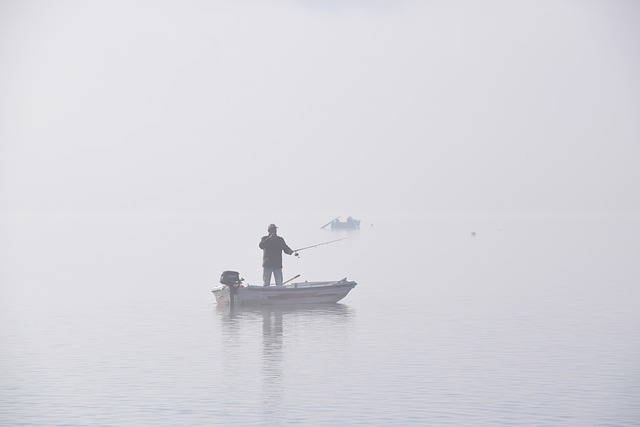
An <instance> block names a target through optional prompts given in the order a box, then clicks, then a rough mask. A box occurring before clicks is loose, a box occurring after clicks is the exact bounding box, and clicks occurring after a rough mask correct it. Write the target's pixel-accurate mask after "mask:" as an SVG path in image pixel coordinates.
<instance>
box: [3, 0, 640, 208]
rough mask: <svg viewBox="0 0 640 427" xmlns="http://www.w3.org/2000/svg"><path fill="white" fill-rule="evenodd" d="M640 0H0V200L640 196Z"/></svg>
mask: <svg viewBox="0 0 640 427" xmlns="http://www.w3.org/2000/svg"><path fill="white" fill-rule="evenodd" d="M639 23H640V2H637V1H611V0H601V1H589V0H583V1H577V0H576V1H565V0H559V1H544V0H543V1H482V2H477V1H388V2H387V1H383V0H377V1H373V2H370V1H364V0H360V1H355V0H353V1H348V0H346V1H337V0H335V1H329V2H328V1H320V0H317V1H314V0H300V1H294V0H291V1H257V0H256V1H239V0H233V1H193V0H192V1H183V0H181V1H151V0H149V1H129V0H127V1H124V0H123V1H119V0H116V1H113V0H109V1H56V2H51V1H30V0H27V1H24V0H0V64H1V65H0V94H1V95H0V213H50V212H61V211H69V212H79V213H84V212H123V213H129V212H187V213H203V212H212V211H219V210H229V209H231V210H232V209H242V210H256V211H257V210H267V211H273V212H277V211H279V210H287V211H291V210H299V211H318V210H323V211H327V212H335V213H336V214H345V215H348V214H352V215H354V216H359V215H365V216H366V215H370V214H371V212H376V211H386V210H397V211H403V210H411V211H414V212H419V213H433V212H457V213H478V212H480V213H521V212H558V213H567V212H583V213H592V212H618V213H633V214H640V77H639V76H640V25H638V24H639Z"/></svg>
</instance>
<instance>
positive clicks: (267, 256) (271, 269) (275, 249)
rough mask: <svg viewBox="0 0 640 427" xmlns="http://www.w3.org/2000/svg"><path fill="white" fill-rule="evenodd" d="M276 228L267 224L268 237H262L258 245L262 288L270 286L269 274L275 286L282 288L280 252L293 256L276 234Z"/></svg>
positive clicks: (291, 251)
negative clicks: (260, 259)
mask: <svg viewBox="0 0 640 427" xmlns="http://www.w3.org/2000/svg"><path fill="white" fill-rule="evenodd" d="M277 230H278V227H276V226H275V224H269V228H267V231H268V232H269V235H268V236H263V237H262V239H261V240H260V244H259V245H258V246H259V247H260V249H262V281H263V285H264V286H270V285H271V274H273V276H274V277H275V279H276V286H282V252H284V253H285V254H287V255H291V254H293V250H292V249H291V248H290V247H289V246H287V244H286V243H285V241H284V239H283V238H282V237H280V236H278V234H277Z"/></svg>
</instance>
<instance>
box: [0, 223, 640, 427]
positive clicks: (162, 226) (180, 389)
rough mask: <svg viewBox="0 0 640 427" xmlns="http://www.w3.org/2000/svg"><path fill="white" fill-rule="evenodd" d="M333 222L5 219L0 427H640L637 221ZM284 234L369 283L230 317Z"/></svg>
mask: <svg viewBox="0 0 640 427" xmlns="http://www.w3.org/2000/svg"><path fill="white" fill-rule="evenodd" d="M329 219H331V217H329V218H324V217H321V218H305V217H303V216H298V217H291V218H255V217H251V216H250V215H247V216H245V217H242V218H193V217H189V218H158V217H153V218H144V217H108V216H105V217H78V218H46V219H43V218H30V219H24V218H23V219H16V218H4V219H2V220H1V221H0V292H1V293H0V297H1V300H0V345H1V347H0V374H1V383H0V424H2V425H16V426H17V425H25V426H63V425H64V426H141V425H144V426H177V425H184V426H212V425H238V426H241V425H242V426H246V425H265V426H273V425H292V426H299V425H326V426H336V425H340V426H356V425H360V426H371V425H376V426H377V425H381V426H385V425H402V426H407V425H420V426H422V425H451V426H461V425H464V426H476V425H478V426H486V425H488V426H494V425H522V426H536V425H539V426H550V425H553V426H559V425H562V426H565V425H567V426H631V425H640V421H639V420H640V398H639V397H638V396H640V339H639V338H640V309H639V307H640V291H639V286H640V262H638V260H639V259H640V257H639V255H640V220H639V219H638V218H635V219H634V218H631V219H630V218H626V219H625V218H542V217H537V218H447V219H442V218H440V219H421V220H411V221H407V222H402V221H399V220H397V219H394V218H376V220H375V221H372V220H369V219H367V218H362V219H363V228H362V229H361V230H360V231H359V232H351V233H349V232H332V231H330V230H321V229H320V226H321V225H322V224H324V223H325V222H326V221H328V220H329ZM270 222H276V223H277V224H278V225H279V226H280V234H281V235H282V236H283V237H284V238H285V239H286V240H287V242H288V243H289V244H290V246H292V247H294V248H298V247H304V246H309V245H313V244H316V243H321V242H325V241H328V240H332V239H336V238H339V237H345V236H346V237H348V239H346V240H344V241H341V242H336V243H333V244H330V245H325V246H321V247H318V248H313V249H309V250H305V251H302V252H300V255H301V257H300V258H299V259H296V258H293V257H285V274H284V275H285V279H288V278H290V277H293V276H294V275H296V274H300V275H301V277H300V279H303V280H304V279H307V280H325V279H326V280H331V279H340V278H342V277H345V276H346V277H348V278H349V279H353V280H356V281H357V282H358V283H359V285H358V286H357V287H356V288H355V289H354V290H353V291H352V292H351V293H350V294H349V295H348V296H347V298H346V299H344V300H343V301H342V302H341V303H339V304H336V305H329V306H313V307H303V308H288V309H271V310H257V309H256V310H236V311H235V312H233V313H231V312H230V311H229V309H228V308H226V307H218V306H217V305H216V304H215V299H214V297H213V295H212V294H211V292H210V290H211V288H212V287H213V286H215V285H216V284H217V281H218V278H219V275H220V273H221V272H222V271H223V270H237V271H240V273H241V274H242V276H243V277H244V278H245V281H246V282H249V283H258V282H259V280H260V274H261V272H260V257H261V253H260V250H259V249H258V247H257V244H258V241H259V238H260V236H262V235H263V233H264V231H265V230H264V228H265V227H266V225H267V224H268V223H270ZM371 222H373V226H372V225H371ZM472 232H475V233H476V235H475V236H472V235H471V233H472Z"/></svg>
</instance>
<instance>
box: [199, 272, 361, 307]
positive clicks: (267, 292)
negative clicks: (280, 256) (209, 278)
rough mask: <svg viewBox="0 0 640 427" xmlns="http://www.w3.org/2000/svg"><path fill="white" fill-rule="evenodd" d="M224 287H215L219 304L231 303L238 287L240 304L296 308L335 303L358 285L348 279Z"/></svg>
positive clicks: (214, 293) (236, 296) (237, 292)
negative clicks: (233, 288)
mask: <svg viewBox="0 0 640 427" xmlns="http://www.w3.org/2000/svg"><path fill="white" fill-rule="evenodd" d="M239 282H240V280H238V283H237V284H236V285H233V284H223V285H221V286H216V287H215V288H213V290H212V292H213V295H215V297H216V302H217V303H218V304H229V303H230V297H231V296H230V289H231V288H230V286H235V292H236V293H235V296H234V303H235V304H237V305H296V304H320V303H335V302H338V301H340V300H341V299H343V298H344V297H346V296H347V294H348V293H349V292H350V291H351V289H353V288H355V287H356V285H357V283H356V282H354V281H353V280H347V278H346V277H345V278H344V279H341V280H334V281H323V282H299V283H290V284H285V285H282V286H262V285H243V284H240V283H239Z"/></svg>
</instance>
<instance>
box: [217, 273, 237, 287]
mask: <svg viewBox="0 0 640 427" xmlns="http://www.w3.org/2000/svg"><path fill="white" fill-rule="evenodd" d="M220 283H222V284H223V285H227V286H232V285H239V284H240V283H242V279H241V278H240V273H238V272H237V271H223V272H222V274H221V275H220Z"/></svg>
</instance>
